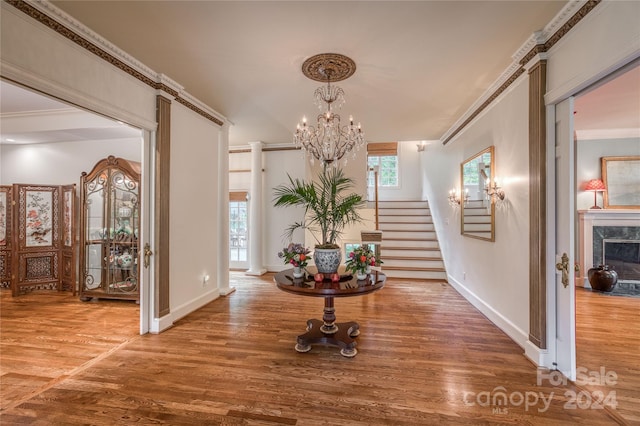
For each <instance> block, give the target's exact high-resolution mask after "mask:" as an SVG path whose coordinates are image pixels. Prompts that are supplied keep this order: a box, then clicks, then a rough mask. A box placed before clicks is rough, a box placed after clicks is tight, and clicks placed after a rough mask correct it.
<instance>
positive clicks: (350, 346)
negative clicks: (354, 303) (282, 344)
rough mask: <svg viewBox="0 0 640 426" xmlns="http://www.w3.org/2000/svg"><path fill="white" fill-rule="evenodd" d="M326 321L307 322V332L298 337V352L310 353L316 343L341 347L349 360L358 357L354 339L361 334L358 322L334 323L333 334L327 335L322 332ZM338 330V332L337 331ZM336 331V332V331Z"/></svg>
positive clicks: (341, 352) (312, 320) (342, 352)
mask: <svg viewBox="0 0 640 426" xmlns="http://www.w3.org/2000/svg"><path fill="white" fill-rule="evenodd" d="M326 325H327V324H326V322H325V321H320V320H317V319H310V320H308V321H307V332H306V333H304V334H301V335H300V336H298V340H297V342H298V343H297V344H296V351H298V352H309V351H310V350H311V345H312V344H314V343H323V344H326V345H333V346H339V347H340V348H341V349H340V354H341V355H342V356H345V357H347V358H352V357H354V356H356V354H357V353H358V350H357V349H356V341H355V340H354V337H357V336H358V335H359V334H360V326H359V325H358V323H357V322H353V321H350V322H343V323H338V324H336V323H333V324H331V325H333V326H334V327H333V330H331V331H332V332H331V333H325V332H323V331H322V330H323V329H324V328H325V326H326ZM336 328H337V330H335V329H336ZM334 330H335V331H334Z"/></svg>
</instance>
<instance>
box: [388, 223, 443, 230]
mask: <svg viewBox="0 0 640 426" xmlns="http://www.w3.org/2000/svg"><path fill="white" fill-rule="evenodd" d="M378 223H379V224H380V225H433V222H378ZM381 231H386V229H381Z"/></svg>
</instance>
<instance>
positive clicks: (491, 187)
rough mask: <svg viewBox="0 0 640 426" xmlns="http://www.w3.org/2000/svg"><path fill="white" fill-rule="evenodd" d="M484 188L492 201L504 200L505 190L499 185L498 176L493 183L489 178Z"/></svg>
mask: <svg viewBox="0 0 640 426" xmlns="http://www.w3.org/2000/svg"><path fill="white" fill-rule="evenodd" d="M484 190H485V192H486V193H487V197H488V198H489V199H490V200H491V202H492V203H496V202H498V201H502V200H504V195H505V194H504V190H503V189H502V188H501V187H500V186H499V185H498V178H494V179H493V183H492V182H491V181H490V180H488V179H487V181H486V184H485V186H484Z"/></svg>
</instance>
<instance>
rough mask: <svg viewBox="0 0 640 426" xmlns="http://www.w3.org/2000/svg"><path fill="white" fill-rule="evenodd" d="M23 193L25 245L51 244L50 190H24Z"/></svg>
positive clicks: (40, 245) (51, 199) (51, 197)
mask: <svg viewBox="0 0 640 426" xmlns="http://www.w3.org/2000/svg"><path fill="white" fill-rule="evenodd" d="M25 195H26V198H25V205H26V209H25V222H24V224H25V241H26V244H25V245H26V246H27V247H42V246H51V245H53V232H52V231H53V217H52V214H53V212H52V205H53V194H52V193H51V191H26V193H25Z"/></svg>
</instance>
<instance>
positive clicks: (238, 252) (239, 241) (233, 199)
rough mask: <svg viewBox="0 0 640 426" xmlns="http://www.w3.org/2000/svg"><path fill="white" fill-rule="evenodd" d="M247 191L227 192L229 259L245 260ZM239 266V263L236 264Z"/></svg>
mask: <svg viewBox="0 0 640 426" xmlns="http://www.w3.org/2000/svg"><path fill="white" fill-rule="evenodd" d="M246 194H247V193H246V192H241V193H231V194H229V195H230V196H229V261H230V262H231V263H232V266H234V262H246V261H247V199H246V197H247V195H246ZM236 266H240V265H236Z"/></svg>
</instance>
